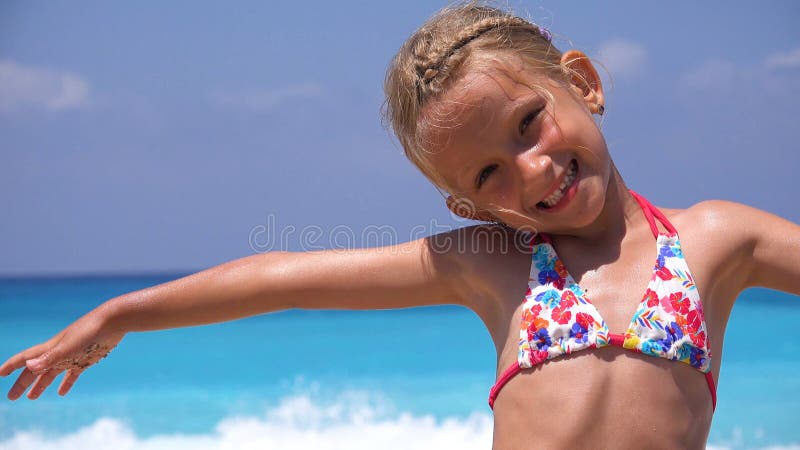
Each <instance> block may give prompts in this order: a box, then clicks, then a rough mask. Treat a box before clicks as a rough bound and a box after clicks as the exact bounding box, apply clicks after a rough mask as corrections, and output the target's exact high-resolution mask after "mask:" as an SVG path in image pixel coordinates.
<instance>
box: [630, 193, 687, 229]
mask: <svg viewBox="0 0 800 450" xmlns="http://www.w3.org/2000/svg"><path fill="white" fill-rule="evenodd" d="M629 191H630V193H631V195H633V198H635V199H636V201H637V202H639V206H641V207H642V212H644V216H645V217H647V222H648V223H649V224H650V230H651V231H652V232H653V236H655V237H656V239H658V235H659V234H660V233H659V231H658V225H656V220H655V219H658V221H659V222H661V225H663V226H664V228H666V229H667V231H668V234H669V235H671V236H672V235H677V234H678V230H676V229H675V227H674V226H672V224H671V223H670V221H669V220H668V219H667V216H665V215H664V213H662V212H661V211H659V210H658V208H656V207H655V206H653V205H652V204H650V202H648V201H647V199H646V198H644V197H642V196H641V195H639V194H637V193H636V192H634V191H633V190H629Z"/></svg>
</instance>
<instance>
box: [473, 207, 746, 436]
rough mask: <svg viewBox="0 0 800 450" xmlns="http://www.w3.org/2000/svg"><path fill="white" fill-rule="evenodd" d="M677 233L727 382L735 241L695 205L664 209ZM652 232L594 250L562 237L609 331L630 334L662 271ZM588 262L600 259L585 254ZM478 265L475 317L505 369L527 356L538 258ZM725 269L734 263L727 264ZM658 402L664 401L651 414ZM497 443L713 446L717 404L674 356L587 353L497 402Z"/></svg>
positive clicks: (637, 232)
mask: <svg viewBox="0 0 800 450" xmlns="http://www.w3.org/2000/svg"><path fill="white" fill-rule="evenodd" d="M659 209H660V210H661V211H662V212H664V214H665V215H666V216H667V218H668V219H669V220H670V222H672V224H673V225H674V226H675V227H676V228H677V230H678V232H679V234H680V239H681V242H682V246H683V252H684V256H685V258H686V262H687V263H688V265H689V268H690V269H691V271H692V274H693V276H694V280H695V283H696V286H697V289H698V290H699V293H700V298H701V300H702V302H703V307H704V310H705V320H706V326H707V330H708V334H709V340H710V350H711V353H712V366H711V367H712V374H713V377H714V380H717V379H718V375H719V361H720V355H721V354H722V345H723V336H724V331H725V325H726V323H727V318H728V315H729V313H730V309H731V307H732V303H733V300H734V298H735V297H736V295H738V292H739V291H740V287H739V286H736V285H735V284H732V283H727V282H721V281H723V280H726V279H727V278H729V275H730V273H732V272H733V271H734V270H735V267H732V266H733V265H732V264H730V263H729V261H731V260H732V259H733V257H734V256H735V255H734V254H733V252H734V251H735V250H736V249H735V248H734V246H733V245H732V244H729V243H728V242H732V241H733V240H731V239H729V240H727V241H726V240H725V239H724V235H722V234H719V233H709V231H710V229H712V228H713V227H714V225H715V224H714V223H713V220H710V219H709V217H712V218H713V215H712V216H709V213H708V211H706V210H704V208H703V206H702V204H700V205H696V206H695V207H692V208H690V209H687V210H671V209H664V208H659ZM654 242H655V241H654V237H653V234H652V232H651V230H650V227H649V225H648V223H647V222H646V220H645V219H644V217H642V218H641V221H639V223H638V225H635V226H632V227H630V228H629V229H628V230H627V232H626V235H625V238H624V239H623V241H622V242H621V243H617V245H616V246H615V247H616V248H615V247H613V246H607V248H598V246H594V247H593V248H592V249H591V251H588V250H587V249H586V248H582V246H581V244H580V243H579V242H577V241H575V240H571V239H569V238H559V237H557V236H554V237H553V243H554V245H555V247H556V248H557V251H558V255H559V257H560V258H561V260H562V261H563V262H564V264H565V265H566V267H567V269H568V270H569V272H570V274H571V275H572V276H573V277H574V278H575V281H576V282H577V283H579V284H580V286H581V287H583V289H584V290H585V291H587V296H588V297H589V298H590V299H591V301H592V303H593V304H594V305H595V307H596V308H597V309H598V310H599V311H600V312H601V313H602V316H603V318H604V320H605V321H606V324H607V325H608V328H609V330H610V331H611V332H617V333H621V332H624V331H625V330H626V328H627V327H628V324H629V323H630V320H631V317H632V315H633V313H634V311H635V309H636V307H637V306H638V304H639V302H640V301H641V298H642V294H643V292H644V290H645V287H646V286H647V284H648V281H649V279H650V276H651V275H652V267H653V263H654V259H655V250H654V249H655V245H654ZM587 255H591V256H590V257H587ZM487 257H488V258H490V259H492V258H496V259H497V261H488V263H487V261H485V260H484V261H483V263H482V264H480V266H479V267H474V269H472V271H473V277H474V279H475V280H479V281H478V282H477V283H476V284H475V285H474V287H475V288H476V289H475V293H476V297H477V298H476V300H475V304H476V305H483V307H478V308H476V312H477V313H478V314H479V315H480V316H481V318H482V319H483V320H484V322H485V324H486V326H487V328H488V329H489V332H490V333H491V335H492V337H493V339H494V342H495V346H496V348H497V352H498V361H497V373H498V374H500V373H501V372H502V371H503V370H505V369H506V368H507V367H508V366H509V365H511V364H513V363H514V361H516V359H517V351H518V339H519V325H520V320H521V313H522V299H523V298H524V293H525V290H526V288H527V283H526V280H527V278H528V273H529V270H530V264H531V255H530V253H527V252H524V251H519V250H517V251H511V252H507V253H502V252H495V253H493V254H490V255H488V256H487ZM726 263H727V264H726ZM653 405H658V406H657V407H653ZM494 417H495V433H494V447H495V448H499V449H507V448H533V447H535V448H586V447H592V448H643V447H646V448H658V447H659V446H663V447H664V448H675V447H681V448H704V447H705V443H706V438H707V435H708V431H709V428H710V425H711V418H712V403H711V401H710V394H709V388H708V386H707V382H706V380H705V377H704V376H703V374H702V373H700V372H699V371H698V370H696V369H695V368H693V367H691V366H689V365H687V364H684V363H680V362H676V361H670V360H667V359H663V358H656V357H652V356H648V355H642V354H638V353H634V352H631V351H627V350H623V349H621V348H618V347H604V348H601V349H588V350H584V351H581V352H579V353H575V354H572V355H567V356H563V357H559V358H558V359H554V360H551V361H547V362H544V363H543V364H541V365H538V366H536V367H535V368H532V369H527V370H523V371H522V372H521V373H520V374H519V375H517V376H515V377H514V378H513V379H511V381H509V382H508V384H507V385H505V387H504V388H503V391H502V394H501V395H499V396H498V398H497V400H496V402H495V404H494Z"/></svg>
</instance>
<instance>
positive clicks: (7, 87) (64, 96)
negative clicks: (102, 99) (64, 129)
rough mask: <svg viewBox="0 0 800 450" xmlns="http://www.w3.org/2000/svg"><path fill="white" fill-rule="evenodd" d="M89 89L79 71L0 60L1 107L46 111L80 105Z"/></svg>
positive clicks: (84, 103) (8, 109)
mask: <svg viewBox="0 0 800 450" xmlns="http://www.w3.org/2000/svg"><path fill="white" fill-rule="evenodd" d="M89 90H90V89H89V83H88V82H87V81H86V80H85V79H84V78H83V77H81V76H80V75H77V74H74V73H71V72H66V71H58V70H52V69H46V68H41V67H34V66H25V65H21V64H18V63H16V62H14V61H10V60H0V111H6V112H8V111H12V110H15V109H19V108H23V107H26V106H27V107H30V106H33V107H36V108H44V109H46V110H48V111H64V110H69V109H79V108H83V107H85V106H87V104H88V102H89Z"/></svg>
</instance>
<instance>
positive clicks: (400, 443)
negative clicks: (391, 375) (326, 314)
mask: <svg viewBox="0 0 800 450" xmlns="http://www.w3.org/2000/svg"><path fill="white" fill-rule="evenodd" d="M348 397H349V398H344V399H341V398H340V400H339V401H336V402H333V403H331V404H328V405H323V404H320V403H318V402H315V401H314V400H312V398H311V397H309V396H305V395H301V396H295V397H289V398H286V399H284V400H283V401H282V402H281V403H280V404H279V405H278V406H277V407H275V408H273V409H270V410H269V411H267V412H266V414H265V415H264V416H263V417H253V416H233V417H227V418H225V419H223V420H222V421H220V422H219V423H218V424H217V425H216V426H215V427H214V430H213V432H211V433H208V434H170V435H166V434H161V435H156V436H152V437H139V436H137V435H136V434H135V433H134V432H133V430H132V429H131V427H130V425H129V424H127V423H126V422H125V421H123V420H119V419H115V418H110V417H103V418H100V419H98V420H97V421H95V422H94V423H93V424H91V425H89V426H87V427H85V428H81V429H78V430H76V431H74V432H72V433H69V434H65V435H61V436H55V437H53V436H47V435H46V434H45V433H44V432H42V431H40V430H27V431H18V432H16V433H15V434H14V435H13V436H12V437H11V438H10V439H8V440H6V441H4V442H0V450H31V449H41V450H79V449H80V450H83V449H86V448H91V449H114V450H134V449H135V450H162V449H163V450H166V449H169V450H174V449H192V450H211V449H215V450H227V449H242V450H248V449H259V450H262V449H282V450H283V449H285V450H292V449H310V448H319V449H331V450H336V449H352V450H358V449H375V448H381V450H393V449H408V448H414V449H426V448H430V449H440V448H460V449H467V450H469V449H481V450H485V449H488V448H490V447H491V442H492V419H491V417H490V416H489V415H487V414H483V413H475V414H472V415H470V416H468V417H466V418H455V417H453V418H447V419H444V420H436V419H435V418H434V417H433V416H427V415H425V416H414V415H412V414H409V413H401V414H395V415H394V416H393V417H388V416H387V412H386V411H387V410H390V409H391V408H387V407H386V406H385V405H383V406H382V405H377V406H376V405H374V404H372V403H374V402H370V401H368V400H367V401H364V399H363V396H359V395H349V396H348Z"/></svg>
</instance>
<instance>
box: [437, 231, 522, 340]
mask: <svg viewBox="0 0 800 450" xmlns="http://www.w3.org/2000/svg"><path fill="white" fill-rule="evenodd" d="M531 238H532V236H531V235H530V234H529V233H525V232H521V231H517V230H514V229H513V228H508V227H505V226H501V225H496V224H478V225H472V226H467V227H463V228H458V229H455V230H452V231H448V232H446V233H440V234H437V235H433V236H430V237H429V238H427V239H428V240H429V246H430V249H431V251H432V252H435V253H439V254H443V255H446V259H447V260H448V262H449V265H450V267H451V268H452V273H454V274H455V275H456V277H455V280H456V282H457V283H458V285H459V286H460V291H461V292H460V294H459V295H460V296H461V297H462V299H463V302H464V304H465V305H467V306H468V307H470V308H471V309H472V310H474V311H475V312H476V313H477V314H478V315H479V316H481V318H482V319H483V320H484V321H485V322H487V325H488V324H489V322H491V321H492V320H493V318H497V317H498V316H497V314H503V313H504V312H506V311H505V309H506V306H508V305H505V303H504V302H505V300H506V299H507V298H513V299H518V297H519V295H521V294H523V293H524V292H525V288H526V287H527V280H528V275H529V271H530V264H531V252H530V250H531ZM517 291H519V292H517ZM517 294H519V295H517Z"/></svg>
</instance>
